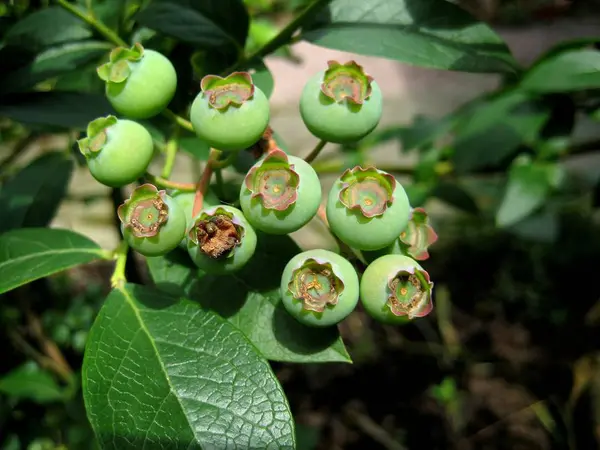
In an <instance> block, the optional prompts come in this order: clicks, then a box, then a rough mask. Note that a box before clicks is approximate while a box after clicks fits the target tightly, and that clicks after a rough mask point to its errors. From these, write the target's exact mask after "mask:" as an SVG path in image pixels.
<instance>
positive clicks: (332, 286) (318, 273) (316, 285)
mask: <svg viewBox="0 0 600 450" xmlns="http://www.w3.org/2000/svg"><path fill="white" fill-rule="evenodd" d="M288 290H289V292H290V293H291V294H292V296H293V297H294V298H295V299H296V300H300V301H302V307H303V308H304V309H305V310H307V311H314V312H316V313H321V312H323V311H325V308H326V307H328V306H335V305H337V303H338V300H339V296H340V295H341V293H342V292H343V291H344V282H343V281H342V280H341V278H340V277H338V276H337V275H336V273H335V271H334V270H333V267H332V265H331V263H330V262H328V261H320V260H319V259H318V258H307V259H306V260H305V261H304V262H303V263H302V264H300V266H299V267H298V268H297V269H295V270H294V271H293V273H292V279H291V281H290V282H289V283H288Z"/></svg>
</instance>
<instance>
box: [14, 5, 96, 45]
mask: <svg viewBox="0 0 600 450" xmlns="http://www.w3.org/2000/svg"><path fill="white" fill-rule="evenodd" d="M91 35H92V32H91V31H90V30H89V28H88V26H87V25H86V23H85V22H83V21H82V20H81V19H78V18H77V17H75V16H74V15H72V14H71V13H69V12H68V11H65V10H64V9H63V8H61V7H60V6H51V7H49V8H44V9H40V10H39V11H36V12H34V13H32V14H29V15H28V16H26V17H25V18H24V19H22V20H21V21H19V22H17V23H16V24H15V25H13V26H12V28H10V30H8V32H7V33H6V36H5V37H4V41H5V42H6V44H9V45H12V46H17V47H23V48H26V49H29V50H32V51H36V52H37V51H39V50H41V49H43V48H46V47H49V46H52V45H55V44H60V43H63V42H68V41H76V40H81V39H86V38H88V37H90V36H91Z"/></svg>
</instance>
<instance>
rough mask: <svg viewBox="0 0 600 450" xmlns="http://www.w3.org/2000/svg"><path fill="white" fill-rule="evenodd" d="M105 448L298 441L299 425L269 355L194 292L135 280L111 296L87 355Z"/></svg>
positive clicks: (284, 445)
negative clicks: (187, 294) (193, 297)
mask: <svg viewBox="0 0 600 450" xmlns="http://www.w3.org/2000/svg"><path fill="white" fill-rule="evenodd" d="M82 375H83V392H84V400H85V405H86V410H87V413H88V417H89V420H90V423H91V424H92V427H93V428H94V431H95V433H96V436H97V438H98V440H99V441H100V444H101V447H102V448H103V449H117V450H127V449H136V450H137V449H141V448H152V449H167V448H169V449H170V448H177V449H201V448H202V449H209V448H214V449H225V448H240V449H242V448H243V449H251V448H255V449H259V448H260V449H280V448H281V449H292V448H294V447H295V442H294V441H295V437H294V425H293V419H292V416H291V413H290V409H289V406H288V403H287V400H286V398H285V395H284V393H283V391H282V389H281V386H280V385H279V383H278V381H277V378H276V377H275V375H274V374H273V372H272V370H271V368H270V367H269V364H268V363H267V361H265V360H264V359H262V358H261V357H260V356H259V355H258V354H257V353H256V350H255V349H254V347H253V346H252V345H251V344H250V343H249V342H248V340H247V339H246V338H245V337H244V335H243V334H242V333H241V332H240V331H239V330H237V329H236V328H235V327H234V326H232V325H231V324H229V323H228V322H227V321H225V320H223V319H221V318H220V317H218V316H217V315H216V314H214V313H212V312H210V311H207V310H205V309H202V308H201V307H200V305H198V304H197V303H195V302H192V301H189V300H186V299H178V298H176V297H172V296H169V295H167V294H164V293H162V292H159V291H155V290H153V289H150V288H147V287H143V286H139V285H133V284H128V285H126V286H125V288H124V289H123V290H113V291H112V292H111V293H110V294H109V296H108V297H107V298H106V301H105V303H104V306H103V307H102V310H101V311H100V313H99V315H98V317H97V319H96V321H95V323H94V325H93V326H92V329H91V332H90V335H89V337H88V342H87V346H86V352H85V356H84V362H83V370H82Z"/></svg>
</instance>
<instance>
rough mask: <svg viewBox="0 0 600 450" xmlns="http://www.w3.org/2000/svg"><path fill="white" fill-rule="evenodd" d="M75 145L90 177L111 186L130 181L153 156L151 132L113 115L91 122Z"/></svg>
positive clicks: (139, 174)
mask: <svg viewBox="0 0 600 450" xmlns="http://www.w3.org/2000/svg"><path fill="white" fill-rule="evenodd" d="M77 144H78V145H79V150H80V151H81V153H82V154H83V156H84V157H85V160H86V163H87V166H88V168H89V170H90V173H91V174H92V176H93V177H94V178H95V179H96V180H97V181H99V182H100V183H102V184H105V185H107V186H110V187H122V186H125V185H126V184H129V183H133V182H134V181H135V180H137V179H138V178H139V177H141V176H142V175H143V174H144V172H146V169H147V168H148V165H149V164H150V161H152V157H153V156H154V143H153V142H152V136H151V135H150V132H149V131H148V130H147V129H146V128H145V127H143V126H142V125H140V124H139V123H137V122H134V121H131V120H126V119H117V118H116V117H115V116H106V117H99V118H98V119H95V120H93V121H92V122H90V123H89V124H88V126H87V136H86V137H85V138H83V139H80V140H79V141H77Z"/></svg>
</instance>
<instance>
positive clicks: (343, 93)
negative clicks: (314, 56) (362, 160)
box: [300, 61, 383, 144]
mask: <svg viewBox="0 0 600 450" xmlns="http://www.w3.org/2000/svg"><path fill="white" fill-rule="evenodd" d="M328 66H329V67H328V69H327V70H325V71H322V72H319V73H317V74H316V75H314V76H313V77H312V78H310V79H309V80H308V82H307V83H306V85H305V86H304V88H303V90H302V94H301V96H300V114H301V116H302V120H303V121H304V124H305V125H306V128H308V130H309V131H310V132H311V133H312V134H313V135H315V136H316V137H318V138H319V139H322V140H324V141H328V142H336V143H339V144H343V143H348V142H354V141H358V140H360V139H362V138H364V137H365V136H367V135H368V134H369V133H371V131H373V130H374V129H375V127H377V124H378V123H379V120H380V119H381V114H382V113H383V107H382V103H383V100H382V95H381V89H380V88H379V85H378V84H377V83H376V82H375V81H374V80H373V78H372V77H371V76H370V75H367V74H366V73H365V71H364V70H363V68H362V66H360V65H358V64H357V63H356V62H355V61H349V62H347V63H346V64H343V65H342V64H340V63H338V62H336V61H329V63H328Z"/></svg>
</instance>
